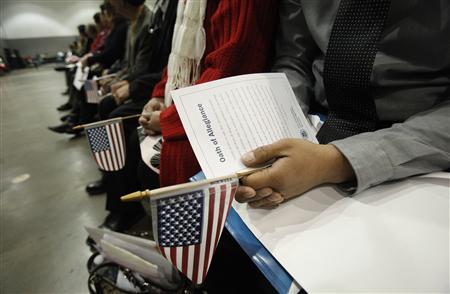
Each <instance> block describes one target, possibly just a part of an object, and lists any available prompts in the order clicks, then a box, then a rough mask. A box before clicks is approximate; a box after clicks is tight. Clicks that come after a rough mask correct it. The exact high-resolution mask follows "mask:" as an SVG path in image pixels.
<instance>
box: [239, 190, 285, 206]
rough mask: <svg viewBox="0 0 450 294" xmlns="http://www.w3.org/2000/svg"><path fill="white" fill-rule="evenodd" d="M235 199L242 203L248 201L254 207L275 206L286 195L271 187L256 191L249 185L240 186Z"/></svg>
mask: <svg viewBox="0 0 450 294" xmlns="http://www.w3.org/2000/svg"><path fill="white" fill-rule="evenodd" d="M235 199H236V201H238V202H240V203H245V202H248V204H249V205H250V206H251V207H254V208H270V207H275V206H277V205H278V204H280V203H282V202H283V201H284V197H283V196H282V195H281V193H279V192H276V191H273V190H272V188H270V187H265V188H262V189H260V190H257V191H255V190H254V189H252V188H251V187H247V186H239V187H238V189H237V191H236V195H235Z"/></svg>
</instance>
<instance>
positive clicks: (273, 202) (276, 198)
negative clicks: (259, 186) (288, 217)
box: [249, 192, 284, 208]
mask: <svg viewBox="0 0 450 294" xmlns="http://www.w3.org/2000/svg"><path fill="white" fill-rule="evenodd" d="M283 201H284V198H283V196H282V195H281V194H280V193H279V192H273V193H272V194H271V195H270V196H269V197H265V198H263V199H260V200H256V201H252V202H249V205H250V206H251V207H253V208H270V207H275V206H277V205H278V204H280V203H282V202H283Z"/></svg>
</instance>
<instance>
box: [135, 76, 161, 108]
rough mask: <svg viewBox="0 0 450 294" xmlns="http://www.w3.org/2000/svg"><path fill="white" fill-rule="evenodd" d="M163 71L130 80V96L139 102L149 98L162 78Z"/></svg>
mask: <svg viewBox="0 0 450 294" xmlns="http://www.w3.org/2000/svg"><path fill="white" fill-rule="evenodd" d="M161 77H162V72H155V73H148V74H145V75H143V76H140V77H138V78H136V79H134V80H128V79H127V80H128V81H129V83H130V89H129V90H130V98H131V100H133V101H135V102H137V101H142V100H149V99H150V95H151V94H152V91H153V87H154V86H155V85H156V83H158V82H159V81H160V80H161Z"/></svg>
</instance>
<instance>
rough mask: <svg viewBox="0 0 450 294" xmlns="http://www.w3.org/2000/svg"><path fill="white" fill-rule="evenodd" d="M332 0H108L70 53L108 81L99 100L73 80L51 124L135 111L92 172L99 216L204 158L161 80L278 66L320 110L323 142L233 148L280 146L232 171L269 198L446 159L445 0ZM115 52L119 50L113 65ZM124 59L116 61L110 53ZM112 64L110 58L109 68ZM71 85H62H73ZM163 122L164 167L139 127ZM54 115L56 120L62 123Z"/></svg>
mask: <svg viewBox="0 0 450 294" xmlns="http://www.w3.org/2000/svg"><path fill="white" fill-rule="evenodd" d="M406 6H407V7H405V4H404V2H403V1H400V0H392V1H380V3H374V2H371V1H357V0H342V1H327V2H326V4H323V5H317V4H316V3H314V1H299V0H283V1H275V0H267V1H257V0H246V1H242V0H229V1H219V0H198V1H189V0H188V1H177V0H159V1H157V2H156V4H155V6H154V7H153V8H152V9H149V8H147V7H146V6H145V4H144V0H107V1H106V2H105V4H104V7H105V10H104V11H102V15H104V18H107V19H109V21H108V23H109V24H108V25H109V27H108V28H109V30H110V32H109V35H108V36H107V37H106V39H105V42H104V45H103V48H102V49H101V50H100V52H95V53H87V54H86V55H84V56H83V57H82V58H81V59H80V62H81V64H82V66H89V67H90V68H91V69H92V68H94V67H95V66H97V65H98V64H100V65H101V69H102V74H110V73H112V72H117V75H116V76H115V78H114V79H113V80H107V79H105V80H104V81H102V82H101V83H102V87H103V88H105V89H106V92H111V95H109V96H107V97H106V98H104V99H103V100H102V101H101V102H100V103H99V105H98V106H96V105H91V104H88V103H86V97H85V95H84V94H83V92H82V91H74V92H76V94H74V95H73V96H74V98H73V100H74V101H76V102H73V104H72V107H73V109H74V110H73V111H72V115H71V116H70V119H69V120H68V121H67V122H66V123H65V124H64V127H61V130H63V132H69V133H70V132H73V131H72V130H71V127H72V126H73V125H76V124H83V123H88V122H92V121H94V120H95V119H101V120H103V119H107V118H112V117H120V116H126V115H130V114H138V113H141V116H140V118H139V120H126V121H124V132H125V138H126V144H127V146H126V147H127V148H126V150H127V156H126V162H125V166H124V168H123V169H122V170H120V171H115V172H104V173H103V177H102V181H100V182H99V183H97V184H96V185H93V186H90V188H91V191H92V192H93V193H95V192H97V191H101V190H103V189H104V190H105V191H106V194H107V201H106V209H107V210H108V211H109V215H108V216H107V217H106V219H105V221H104V223H103V224H102V226H103V227H106V228H109V229H111V230H114V231H125V230H127V229H128V228H130V227H131V226H132V225H133V224H134V223H136V222H137V221H138V220H139V219H140V218H141V217H142V216H143V215H144V211H143V209H142V207H141V206H140V205H139V204H136V203H122V202H121V201H120V196H122V195H125V194H127V193H130V192H134V191H136V190H140V189H147V188H148V189H153V188H157V187H160V186H168V185H173V184H179V183H183V182H187V181H188V180H189V178H190V177H191V176H193V175H195V174H196V173H197V172H199V171H200V166H199V164H198V162H197V160H196V158H195V155H194V152H193V150H192V148H191V146H190V144H189V141H188V139H187V136H186V133H185V131H184V128H183V125H182V123H181V121H180V118H179V116H178V113H177V109H176V107H175V105H174V104H173V103H172V99H171V97H170V90H173V89H177V88H182V87H187V86H190V85H194V84H199V83H204V82H208V81H213V80H217V79H220V78H224V77H230V76H235V75H240V74H247V73H256V72H265V71H275V72H284V73H286V75H287V77H288V79H289V81H290V83H291V86H292V88H293V91H294V93H295V95H296V98H297V100H298V102H299V104H300V106H301V108H302V110H303V111H304V112H305V114H308V113H312V112H314V113H323V114H325V115H327V117H328V119H327V120H326V121H325V123H324V125H323V126H322V128H321V129H320V131H319V132H318V135H317V138H318V141H319V142H320V144H314V143H310V142H307V141H304V140H299V139H283V140H281V141H278V142H274V143H273V144H270V145H266V146H261V147H260V148H258V149H255V150H253V151H250V150H249V152H248V153H246V154H244V155H243V157H242V160H243V162H244V163H245V164H246V165H248V166H256V165H259V164H262V163H264V162H267V161H270V160H274V159H276V162H275V163H274V164H273V165H272V166H271V167H270V168H267V169H265V170H263V171H260V172H256V173H254V174H252V175H249V176H247V177H245V178H243V179H242V180H241V184H242V185H240V187H239V188H238V191H237V193H236V196H235V198H236V200H237V201H240V202H248V203H249V204H250V206H251V207H253V208H274V207H276V206H277V205H279V204H281V203H283V202H285V201H286V200H288V199H290V198H292V197H297V196H299V195H301V194H302V193H304V192H306V191H308V190H310V189H312V188H314V187H316V186H319V185H322V184H337V185H338V187H339V188H340V189H342V190H343V191H344V192H346V193H348V194H349V195H355V194H358V193H360V192H361V191H364V190H365V189H368V188H370V187H372V186H374V185H378V184H380V183H383V182H386V181H392V180H398V179H402V178H405V177H409V176H413V175H417V174H424V173H429V172H433V171H438V170H446V169H448V168H449V167H450V144H449V142H450V132H449V131H448V127H449V125H450V74H449V73H450V44H449V42H448V36H449V33H450V29H449V17H448V14H447V15H446V14H443V13H441V12H442V11H448V10H449V9H450V7H449V5H448V3H444V2H442V1H441V2H436V3H435V4H433V5H431V4H429V3H427V2H426V1H416V2H414V3H410V4H408V5H406ZM114 63H116V64H115V65H114ZM117 64H121V67H120V66H119V67H118V66H117ZM117 68H120V69H119V70H118V69H117ZM72 94H73V93H71V96H72ZM138 125H141V126H142V127H143V128H144V130H145V132H146V134H147V135H149V136H152V135H155V134H162V136H163V143H162V152H161V158H160V173H159V174H158V173H155V172H154V171H152V170H151V169H149V168H148V166H147V165H146V164H145V163H143V162H142V160H141V155H140V149H139V140H138V135H137V132H136V127H137V126H138ZM61 130H60V129H58V131H61Z"/></svg>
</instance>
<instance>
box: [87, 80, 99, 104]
mask: <svg viewBox="0 0 450 294" xmlns="http://www.w3.org/2000/svg"><path fill="white" fill-rule="evenodd" d="M84 91H85V92H86V97H87V103H91V104H98V102H99V101H100V96H99V95H98V87H97V82H96V81H94V80H87V81H86V82H85V83H84Z"/></svg>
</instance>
